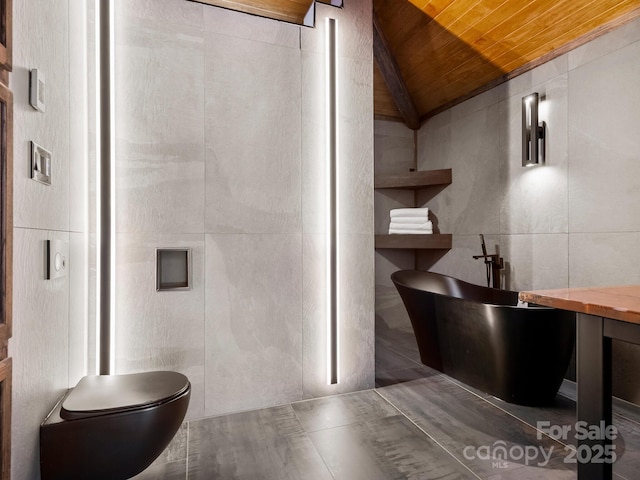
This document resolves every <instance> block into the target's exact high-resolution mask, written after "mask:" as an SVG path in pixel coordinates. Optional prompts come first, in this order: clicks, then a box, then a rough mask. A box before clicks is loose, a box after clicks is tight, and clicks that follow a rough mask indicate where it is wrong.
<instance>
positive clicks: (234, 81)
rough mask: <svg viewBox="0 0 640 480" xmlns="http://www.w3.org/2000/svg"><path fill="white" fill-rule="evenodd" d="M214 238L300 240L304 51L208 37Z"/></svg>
mask: <svg viewBox="0 0 640 480" xmlns="http://www.w3.org/2000/svg"><path fill="white" fill-rule="evenodd" d="M206 78H207V80H206V88H205V92H206V94H205V96H206V119H205V131H206V202H207V206H208V208H207V209H206V212H205V218H206V222H205V225H206V231H207V232H209V233H300V231H301V213H300V211H301V199H300V196H301V194H300V176H301V173H300V172H301V165H300V147H301V144H300V142H301V133H300V129H301V127H300V108H301V104H300V101H301V100H300V98H301V97H300V96H301V93H300V92H301V84H300V51H299V50H294V49H291V48H286V47H279V46H274V45H269V44H265V43H260V42H254V41H250V40H245V39H239V38H234V37H228V36H224V35H219V34H212V33H208V34H207V37H206Z"/></svg>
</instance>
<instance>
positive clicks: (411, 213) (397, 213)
mask: <svg viewBox="0 0 640 480" xmlns="http://www.w3.org/2000/svg"><path fill="white" fill-rule="evenodd" d="M389 215H390V216H391V218H395V217H428V216H429V209H428V208H394V209H393V210H391V211H390V212H389Z"/></svg>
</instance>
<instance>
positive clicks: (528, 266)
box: [500, 234, 569, 291]
mask: <svg viewBox="0 0 640 480" xmlns="http://www.w3.org/2000/svg"><path fill="white" fill-rule="evenodd" d="M500 246H501V249H500V254H501V255H502V256H503V257H504V261H505V270H504V272H503V278H504V280H505V282H504V288H506V289H508V290H516V291H521V290H542V289H549V288H566V287H567V286H568V277H569V262H568V256H569V239H568V236H567V235H566V234H546V235H538V234H533V235H532V234H527V235H502V236H501V237H500Z"/></svg>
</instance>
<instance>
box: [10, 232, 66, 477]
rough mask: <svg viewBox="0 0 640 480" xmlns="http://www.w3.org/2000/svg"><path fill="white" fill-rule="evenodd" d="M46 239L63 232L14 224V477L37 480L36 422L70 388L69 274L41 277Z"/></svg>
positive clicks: (61, 235)
mask: <svg viewBox="0 0 640 480" xmlns="http://www.w3.org/2000/svg"><path fill="white" fill-rule="evenodd" d="M46 240H61V241H66V242H68V241H69V234H68V233H65V232H51V231H45V230H35V229H23V228H15V229H14V239H13V245H14V252H13V255H14V258H13V263H14V267H13V271H14V272H15V273H14V277H13V282H14V283H13V318H14V322H13V337H12V338H11V340H10V344H9V356H11V357H13V388H12V390H13V392H12V414H11V415H12V419H11V423H12V439H11V443H12V445H11V446H12V448H11V469H12V478H16V479H18V478H19V479H28V480H36V479H38V478H40V474H39V466H38V464H39V462H38V458H39V453H38V452H39V440H38V439H39V427H40V423H42V421H43V420H44V418H45V416H46V415H47V414H48V413H49V412H50V411H51V410H52V409H53V407H54V405H55V404H56V402H57V401H58V400H59V399H60V398H61V397H62V395H63V394H64V393H65V392H66V390H67V388H68V382H69V371H68V355H69V275H67V276H65V277H62V278H57V279H54V280H46V279H45V270H44V265H45V261H44V255H45V242H46Z"/></svg>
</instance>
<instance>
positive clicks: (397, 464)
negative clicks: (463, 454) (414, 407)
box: [310, 415, 477, 480]
mask: <svg viewBox="0 0 640 480" xmlns="http://www.w3.org/2000/svg"><path fill="white" fill-rule="evenodd" d="M310 436H311V440H312V441H313V443H314V445H315V446H316V447H317V448H318V451H319V452H320V454H321V455H322V457H323V459H324V461H325V462H326V464H327V465H328V467H329V468H330V470H331V473H332V474H333V477H334V478H335V479H336V480H389V479H405V478H407V479H409V478H411V479H447V480H453V479H476V478H477V477H476V476H475V475H473V474H472V473H471V472H470V471H469V470H467V469H466V468H464V466H463V465H462V464H460V463H459V462H457V461H455V459H454V458H453V457H451V456H450V455H449V454H448V453H447V452H446V451H444V450H443V449H442V448H440V447H439V446H438V445H437V444H436V443H435V442H434V441H433V440H432V439H430V438H429V437H427V436H426V435H424V434H423V432H421V431H420V429H418V428H417V427H416V426H415V425H414V424H413V423H411V422H410V421H409V420H408V419H407V418H406V417H404V416H401V415H396V416H393V417H385V418H382V419H379V420H374V421H367V422H361V423H355V424H352V425H347V426H344V427H337V428H331V429H327V430H320V431H317V432H313V433H311V434H310Z"/></svg>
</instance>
